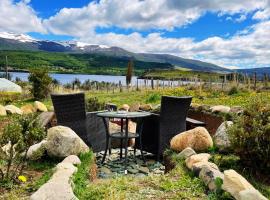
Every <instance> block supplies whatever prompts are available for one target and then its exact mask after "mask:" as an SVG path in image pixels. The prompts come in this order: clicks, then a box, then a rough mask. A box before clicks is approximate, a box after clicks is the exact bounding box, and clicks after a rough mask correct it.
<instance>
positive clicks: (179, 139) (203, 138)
mask: <svg viewBox="0 0 270 200" xmlns="http://www.w3.org/2000/svg"><path fill="white" fill-rule="evenodd" d="M170 146H171V149H173V150H175V151H182V150H184V149H185V148H187V147H191V148H192V149H194V150H195V151H204V150H207V149H208V148H209V147H212V146H213V140H212V138H211V136H210V134H209V133H208V131H207V130H206V128H204V127H197V128H194V129H191V130H188V131H185V132H182V133H179V134H178V135H176V136H174V137H173V138H172V139H171V142H170Z"/></svg>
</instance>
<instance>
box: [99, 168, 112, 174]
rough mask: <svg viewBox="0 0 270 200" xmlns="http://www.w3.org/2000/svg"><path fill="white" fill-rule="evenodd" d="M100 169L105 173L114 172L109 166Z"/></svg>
mask: <svg viewBox="0 0 270 200" xmlns="http://www.w3.org/2000/svg"><path fill="white" fill-rule="evenodd" d="M99 171H100V172H102V173H104V174H111V173H112V171H111V170H110V169H109V168H107V167H101V168H100V169H99Z"/></svg>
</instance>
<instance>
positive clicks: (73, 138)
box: [46, 126, 89, 158]
mask: <svg viewBox="0 0 270 200" xmlns="http://www.w3.org/2000/svg"><path fill="white" fill-rule="evenodd" d="M47 141H48V142H47V143H46V149H47V152H48V154H49V155H50V156H54V157H60V158H63V157H67V156H69V155H79V154H80V153H84V152H87V151H89V147H88V146H87V145H86V144H85V143H84V142H83V141H82V139H81V138H80V137H79V136H78V135H77V134H76V133H75V132H74V131H73V130H71V129H70V128H68V127H65V126H55V127H53V128H50V129H49V130H48V134H47Z"/></svg>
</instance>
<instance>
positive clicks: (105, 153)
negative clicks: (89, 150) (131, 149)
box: [101, 137, 110, 163]
mask: <svg viewBox="0 0 270 200" xmlns="http://www.w3.org/2000/svg"><path fill="white" fill-rule="evenodd" d="M109 140H110V138H109V137H107V138H106V149H105V152H104V155H103V158H102V161H101V163H104V161H105V158H106V155H107V151H108V148H109Z"/></svg>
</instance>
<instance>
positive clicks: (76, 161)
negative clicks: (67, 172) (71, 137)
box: [62, 155, 81, 165]
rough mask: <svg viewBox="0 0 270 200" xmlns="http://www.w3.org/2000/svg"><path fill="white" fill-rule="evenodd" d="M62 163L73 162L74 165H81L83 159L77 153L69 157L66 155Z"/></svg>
mask: <svg viewBox="0 0 270 200" xmlns="http://www.w3.org/2000/svg"><path fill="white" fill-rule="evenodd" d="M62 163H71V164H73V165H80V164H81V160H80V158H79V157H78V156H76V155H70V156H68V157H66V158H65V159H64V160H63V161H62Z"/></svg>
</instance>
